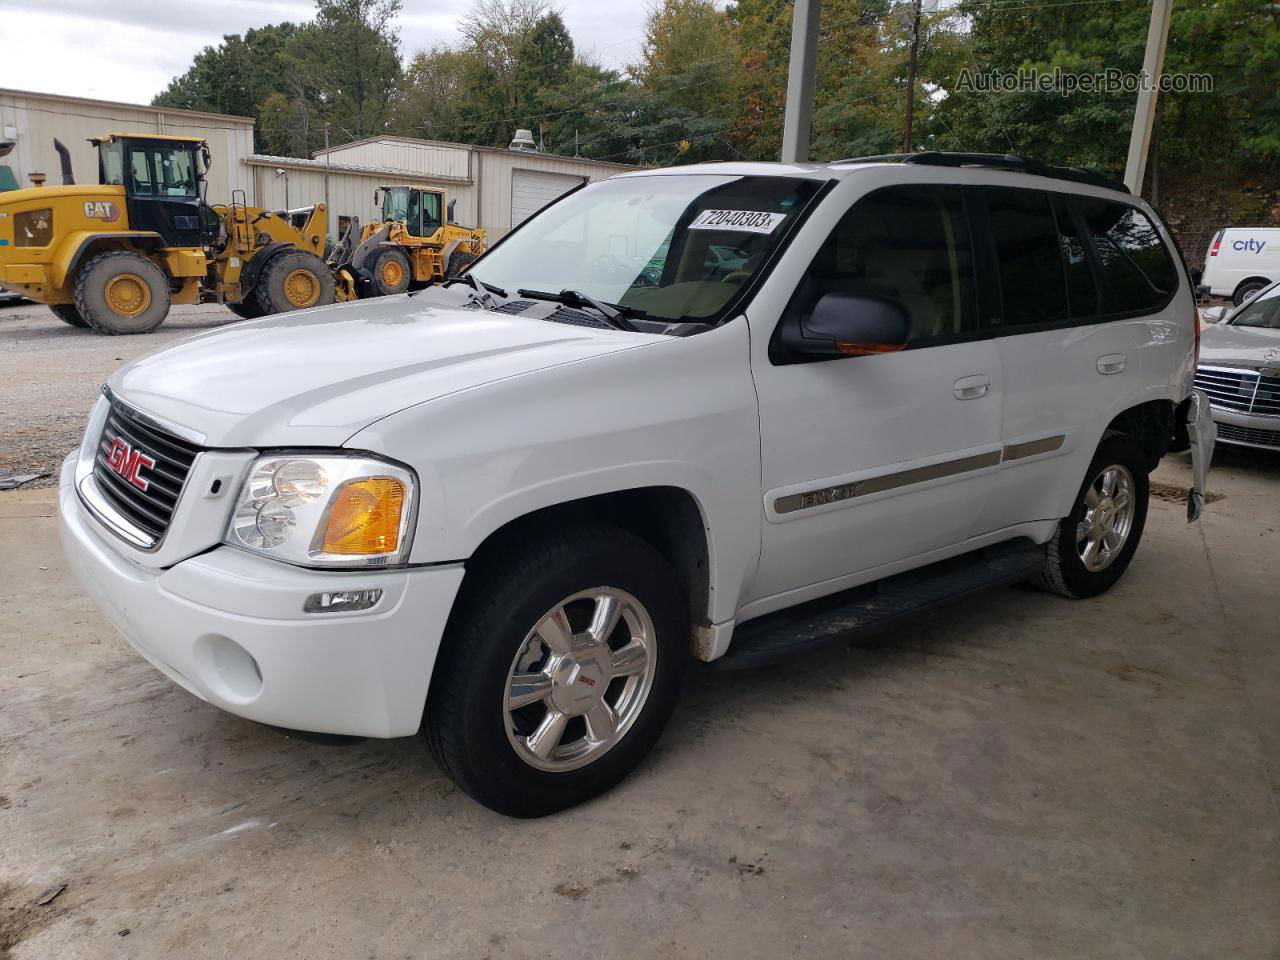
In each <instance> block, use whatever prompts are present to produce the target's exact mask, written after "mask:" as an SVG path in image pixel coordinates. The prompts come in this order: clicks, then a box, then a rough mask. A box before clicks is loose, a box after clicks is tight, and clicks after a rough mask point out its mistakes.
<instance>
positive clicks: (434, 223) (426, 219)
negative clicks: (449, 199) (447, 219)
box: [422, 193, 440, 237]
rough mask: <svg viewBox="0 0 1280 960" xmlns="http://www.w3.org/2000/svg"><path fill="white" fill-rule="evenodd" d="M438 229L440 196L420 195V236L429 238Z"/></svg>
mask: <svg viewBox="0 0 1280 960" xmlns="http://www.w3.org/2000/svg"><path fill="white" fill-rule="evenodd" d="M439 229H440V194H438V193H424V194H423V195H422V235H423V236H424V237H429V236H431V235H432V234H433V233H435V232H436V231H437V230H439Z"/></svg>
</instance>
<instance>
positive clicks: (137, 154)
mask: <svg viewBox="0 0 1280 960" xmlns="http://www.w3.org/2000/svg"><path fill="white" fill-rule="evenodd" d="M129 178H130V180H131V181H132V184H131V186H130V192H131V193H136V194H141V195H144V196H154V195H155V192H156V187H155V181H154V179H153V178H152V175H151V154H149V153H148V152H147V151H146V150H130V151H129Z"/></svg>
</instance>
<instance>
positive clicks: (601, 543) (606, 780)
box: [424, 525, 690, 817]
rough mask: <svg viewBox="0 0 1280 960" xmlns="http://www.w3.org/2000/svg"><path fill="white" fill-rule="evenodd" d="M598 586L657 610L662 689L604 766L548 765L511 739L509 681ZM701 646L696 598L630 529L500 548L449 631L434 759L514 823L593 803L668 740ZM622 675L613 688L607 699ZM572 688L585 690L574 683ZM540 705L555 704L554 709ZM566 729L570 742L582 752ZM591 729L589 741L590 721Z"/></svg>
mask: <svg viewBox="0 0 1280 960" xmlns="http://www.w3.org/2000/svg"><path fill="white" fill-rule="evenodd" d="M597 587H604V588H609V589H612V590H617V591H625V593H626V594H629V595H630V596H631V598H634V599H635V600H636V601H637V602H638V603H639V604H640V605H641V607H642V608H643V610H644V611H645V612H646V613H647V615H648V617H649V619H650V621H651V623H652V625H653V649H654V654H653V655H654V657H655V659H656V664H655V665H654V668H653V673H652V681H651V685H650V686H649V687H648V693H647V695H646V696H645V697H644V699H643V700H642V701H641V703H640V705H639V706H638V708H637V710H638V713H636V714H634V719H633V720H632V721H631V725H630V727H629V728H628V729H626V730H625V731H624V732H623V733H622V734H621V736H620V738H619V739H617V740H616V741H615V742H614V743H613V745H612V746H611V747H609V748H607V749H606V750H604V752H602V753H601V754H600V755H599V756H598V757H596V758H595V759H594V760H589V761H586V762H585V765H583V766H579V767H577V768H576V769H571V770H555V771H549V770H544V769H538V768H536V767H535V766H533V765H531V763H530V762H528V761H527V760H526V759H525V758H524V757H522V756H521V754H520V753H519V752H518V751H517V747H516V745H515V743H514V742H513V737H516V735H515V734H513V735H512V736H510V737H509V736H508V713H507V710H506V709H505V707H506V701H505V700H504V692H505V691H506V689H507V683H508V677H509V674H510V672H511V671H512V670H514V669H515V664H516V658H517V655H519V654H521V653H522V651H524V650H527V649H528V646H527V643H526V639H527V638H528V637H529V635H530V632H531V631H532V630H533V629H534V627H535V626H537V625H538V624H539V623H540V622H541V621H542V620H543V618H545V617H546V616H547V614H548V611H551V610H553V609H554V608H555V607H556V606H557V605H558V604H561V603H562V602H563V601H564V600H566V598H570V597H572V596H573V595H574V594H577V593H578V592H580V591H584V590H590V589H592V588H597ZM578 602H579V603H584V602H585V603H588V604H590V603H591V601H590V600H588V601H578ZM587 613H588V615H589V610H588V611H587ZM581 622H582V621H579V623H581ZM571 625H572V621H571ZM575 629H577V630H581V629H582V627H581V626H576V627H575ZM620 631H621V632H619V630H615V631H614V633H613V634H612V635H611V636H612V637H613V642H614V643H619V642H631V641H629V640H628V639H627V638H628V636H629V635H630V631H631V628H630V625H629V624H626V625H624V626H623V627H620ZM689 638H690V625H689V614H688V608H687V602H686V599H685V594H684V591H683V590H682V589H681V588H680V585H679V583H678V582H677V581H676V578H675V576H674V574H673V573H672V572H671V569H670V567H669V566H668V564H667V563H666V561H665V560H664V559H663V558H662V556H661V555H660V554H659V553H658V552H657V551H656V550H654V549H653V548H652V547H650V546H649V545H648V544H647V543H645V542H644V541H643V540H640V539H639V538H637V537H635V536H633V535H632V534H630V533H627V532H625V531H623V530H620V529H617V528H615V527H611V526H605V525H590V526H585V525H584V526H580V527H576V528H575V527H569V528H565V529H556V528H553V527H548V528H545V530H544V532H543V533H541V534H540V535H538V536H537V537H536V538H535V537H526V538H524V539H523V540H521V541H516V542H513V543H510V544H508V545H507V547H506V548H504V549H494V550H490V551H489V552H488V555H487V557H482V558H480V559H479V560H478V561H477V562H475V563H473V564H468V570H467V578H466V580H465V581H464V583H463V587H462V591H461V593H460V595H459V598H458V602H457V603H456V604H455V606H454V612H453V614H451V616H450V618H449V624H448V627H447V628H446V631H445V638H444V643H443V644H442V646H441V650H440V655H439V657H438V659H437V663H436V667H435V672H434V675H433V677H432V681H431V692H430V694H429V695H428V698H427V715H426V724H425V726H424V733H425V735H426V738H427V742H428V744H429V745H430V747H431V752H432V753H433V754H434V756H435V758H436V761H437V762H438V763H439V764H440V766H441V768H442V769H443V770H444V771H445V772H446V773H448V774H449V776H451V777H452V778H453V779H454V780H455V781H456V782H457V783H458V785H459V786H460V787H461V788H462V789H463V790H465V791H466V792H467V793H468V794H470V795H471V796H472V797H473V798H474V799H476V800H478V801H479V802H480V803H482V804H484V805H485V806H487V807H489V808H490V809H492V810H496V811H497V812H499V813H503V814H506V815H508V816H513V817H539V816H544V815H546V814H550V813H555V812H556V811H558V810H563V809H565V808H567V807H572V806H574V805H575V804H579V803H582V802H583V801H585V800H589V799H591V798H592V797H595V796H597V795H599V794H601V793H603V792H605V791H606V790H609V789H610V788H611V787H613V786H615V785H616V784H617V783H618V782H619V781H621V780H622V779H623V778H624V777H626V775H627V774H628V773H630V772H631V771H632V770H633V769H634V768H635V767H636V765H637V764H639V763H640V761H641V760H642V759H643V758H644V756H645V755H646V754H647V753H648V752H649V750H650V748H651V747H652V746H653V744H654V743H655V742H656V741H657V739H658V736H659V734H661V732H662V729H663V727H664V726H665V725H666V723H667V720H668V719H669V718H670V716H671V711H672V708H673V707H674V706H675V702H676V699H677V696H678V694H679V691H680V686H681V683H682V681H683V677H684V673H685V668H686V666H687V664H688V660H689ZM611 646H612V644H611ZM525 669H528V667H526V668H525ZM574 676H575V677H576V674H575V675H574ZM618 679H620V678H612V679H610V680H608V681H607V682H605V683H604V685H603V687H602V688H601V689H602V691H604V692H603V693H602V696H606V697H607V696H608V695H609V693H608V691H611V690H613V689H614V688H613V687H612V686H611V685H612V684H614V683H616V682H617V680H618ZM584 682H587V683H590V681H584ZM623 682H624V683H625V682H626V681H623ZM596 685H597V684H596V683H590V686H591V687H593V688H594V687H595V686H596ZM564 689H566V690H576V691H578V692H579V693H582V692H583V691H582V690H581V689H580V688H578V687H577V686H575V685H574V683H573V681H572V680H571V681H570V683H569V684H567V685H565V688H564ZM570 695H572V694H570ZM619 703H621V701H619ZM531 709H535V710H536V709H546V710H548V712H549V711H550V709H551V708H550V707H548V706H547V703H546V702H544V703H540V704H533V705H532V706H531ZM621 715H623V714H622V712H621V711H620V713H619V716H621ZM544 719H545V717H544ZM584 720H585V718H584ZM512 722H513V725H514V721H512ZM573 722H575V721H572V720H571V721H569V723H573ZM565 729H566V732H565V736H564V739H563V741H562V742H563V743H565V744H569V745H570V746H572V744H571V743H570V741H571V740H572V737H571V736H570V734H569V731H568V728H565ZM580 729H581V730H582V731H583V733H585V731H586V725H585V722H584V723H583V724H582V726H581V728H580Z"/></svg>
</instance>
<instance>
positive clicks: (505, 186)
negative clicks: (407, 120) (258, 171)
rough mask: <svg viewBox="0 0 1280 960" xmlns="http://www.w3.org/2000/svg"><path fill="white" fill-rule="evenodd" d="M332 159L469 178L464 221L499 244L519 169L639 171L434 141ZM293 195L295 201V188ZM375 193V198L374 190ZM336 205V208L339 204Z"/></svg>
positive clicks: (381, 142) (376, 144) (399, 142)
mask: <svg viewBox="0 0 1280 960" xmlns="http://www.w3.org/2000/svg"><path fill="white" fill-rule="evenodd" d="M446 155H447V157H448V159H447V160H446V159H445V157H446ZM468 155H470V163H469V164H467V163H466V157H467V156H468ZM330 156H331V157H332V159H333V162H334V163H339V162H341V163H354V164H359V165H361V166H369V167H393V168H397V169H404V170H415V171H421V173H422V174H423V175H424V176H432V175H435V176H462V177H465V176H468V175H469V176H470V178H471V180H472V183H473V184H474V186H472V187H465V186H462V187H454V188H450V189H449V194H450V196H453V197H457V198H458V220H459V222H461V223H465V224H468V225H471V226H477V225H478V226H481V227H483V228H484V229H485V230H487V231H488V233H489V240H490V242H492V241H494V240H497V239H498V238H499V237H501V236H503V235H504V234H506V233H507V232H508V231H510V229H511V184H512V180H513V178H514V175H515V171H516V170H542V171H546V172H549V173H561V174H567V175H569V176H575V177H581V178H584V179H587V180H600V179H603V178H604V177H611V176H613V175H614V174H617V173H625V172H626V171H628V170H634V169H635V167H630V166H626V165H624V164H615V163H601V162H599V161H596V160H587V159H582V158H572V157H554V156H549V155H547V154H539V153H516V152H515V151H511V150H495V149H492V148H488V147H471V146H466V145H464V144H456V145H454V144H443V143H438V142H436V141H430V140H424V141H415V140H407V139H403V138H398V137H385V138H379V139H377V140H367V141H361V142H357V143H350V144H344V145H342V146H338V147H333V148H332V149H331V150H330ZM317 158H318V159H323V158H324V154H323V152H321V153H320V154H317ZM333 176H334V178H335V179H333V180H331V181H330V192H331V193H332V191H333V183H334V182H336V176H337V175H336V174H335V175H333ZM342 176H343V177H350V176H352V174H349V173H343V174H342ZM358 179H364V178H358ZM290 182H291V183H292V181H290ZM289 192H290V197H291V198H292V196H293V190H292V186H291V187H290V191H289ZM370 194H371V195H372V191H370ZM307 202H308V203H310V202H311V201H310V200H308V201H307ZM334 203H335V205H336V201H334ZM300 205H301V204H295V206H300ZM341 212H345V211H341Z"/></svg>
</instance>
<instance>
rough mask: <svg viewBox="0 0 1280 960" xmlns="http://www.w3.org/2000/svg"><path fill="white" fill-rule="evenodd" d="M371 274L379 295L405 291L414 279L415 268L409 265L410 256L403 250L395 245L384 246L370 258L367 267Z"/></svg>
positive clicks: (386, 295) (384, 295)
mask: <svg viewBox="0 0 1280 960" xmlns="http://www.w3.org/2000/svg"><path fill="white" fill-rule="evenodd" d="M366 269H368V271H369V276H371V277H373V289H374V291H375V292H376V295H377V296H379V297H389V296H391V295H392V294H396V293H404V292H405V291H406V290H408V289H409V283H410V282H411V281H412V280H413V270H412V268H411V267H410V266H409V258H408V257H406V256H405V255H404V251H403V250H397V249H396V248H395V247H384V248H383V249H381V250H379V251H378V252H377V253H375V254H374V255H373V256H372V257H370V258H369V261H368V265H367V267H366Z"/></svg>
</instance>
